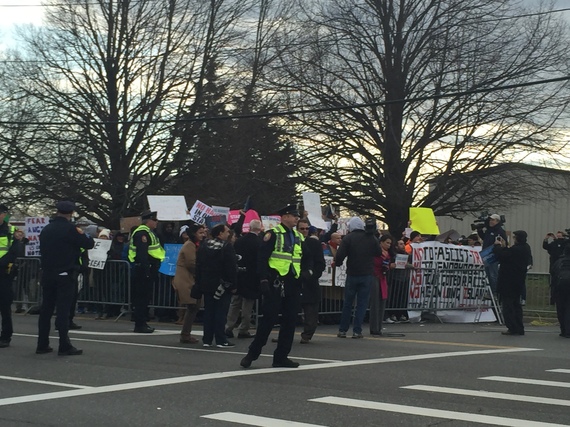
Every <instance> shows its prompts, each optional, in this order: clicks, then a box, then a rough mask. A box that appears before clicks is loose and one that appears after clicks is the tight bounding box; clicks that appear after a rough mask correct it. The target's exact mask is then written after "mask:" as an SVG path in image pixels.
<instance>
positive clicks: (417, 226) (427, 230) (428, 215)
mask: <svg viewBox="0 0 570 427" xmlns="http://www.w3.org/2000/svg"><path fill="white" fill-rule="evenodd" d="M410 221H411V222H412V224H411V225H412V228H413V229H414V230H416V231H419V232H420V233H421V234H434V235H436V236H437V235H439V234H440V233H439V227H438V225H437V222H436V220H435V215H434V214H433V209H431V208H410Z"/></svg>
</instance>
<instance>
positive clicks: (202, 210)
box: [189, 200, 214, 224]
mask: <svg viewBox="0 0 570 427" xmlns="http://www.w3.org/2000/svg"><path fill="white" fill-rule="evenodd" d="M212 215H214V210H213V209H212V208H211V207H210V206H208V205H207V204H205V203H202V202H201V201H200V200H196V203H194V206H192V209H190V218H189V219H191V220H192V221H194V222H195V223H196V224H204V223H205V222H206V217H208V216H212Z"/></svg>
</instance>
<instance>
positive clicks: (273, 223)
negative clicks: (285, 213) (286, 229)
mask: <svg viewBox="0 0 570 427" xmlns="http://www.w3.org/2000/svg"><path fill="white" fill-rule="evenodd" d="M261 223H262V224H263V229H264V230H265V231H269V230H271V229H272V228H274V227H277V226H278V225H279V224H280V223H281V217H280V216H279V215H265V216H263V215H262V216H261Z"/></svg>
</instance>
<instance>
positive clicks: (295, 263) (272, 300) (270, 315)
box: [240, 205, 303, 368]
mask: <svg viewBox="0 0 570 427" xmlns="http://www.w3.org/2000/svg"><path fill="white" fill-rule="evenodd" d="M278 214H279V215H281V224H279V225H278V226H277V227H275V228H273V229H272V230H270V231H268V232H267V233H266V234H265V236H264V237H263V242H262V243H261V247H260V249H259V256H258V274H259V278H260V290H261V293H262V303H261V312H262V314H263V317H262V318H261V319H260V321H259V325H258V327H257V332H256V334H255V338H254V339H253V342H252V343H251V345H250V346H249V351H248V353H247V355H246V356H245V357H244V358H243V359H242V360H241V363H240V365H241V366H242V367H244V368H249V367H250V366H251V363H252V362H253V361H254V360H257V358H258V357H259V355H260V354H261V349H262V348H263V346H264V345H265V344H266V343H267V338H268V337H269V334H270V333H271V330H272V329H273V325H274V324H275V323H276V321H277V318H278V316H279V311H280V310H281V316H282V317H281V322H280V324H281V326H280V329H279V338H278V341H277V348H276V349H275V352H274V353H273V367H275V368H297V367H298V366H299V364H298V363H297V362H294V361H292V360H290V359H289V358H288V355H289V353H290V351H291V347H292V345H293V338H294V335H295V322H296V320H297V313H298V312H299V295H300V290H301V280H300V276H301V256H302V248H301V245H302V242H303V236H302V235H301V234H300V233H299V232H298V231H297V230H295V226H296V225H297V222H298V221H299V211H298V210H297V207H296V206H295V205H289V206H286V207H284V208H283V209H281V210H279V211H278Z"/></svg>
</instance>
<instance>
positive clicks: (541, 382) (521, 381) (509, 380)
mask: <svg viewBox="0 0 570 427" xmlns="http://www.w3.org/2000/svg"><path fill="white" fill-rule="evenodd" d="M479 379H480V380H489V381H501V382H506V383H516V384H532V385H544V386H548V387H563V388H570V383H567V382H562V381H546V380H535V379H532V378H514V377H501V376H490V377H480V378H479Z"/></svg>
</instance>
